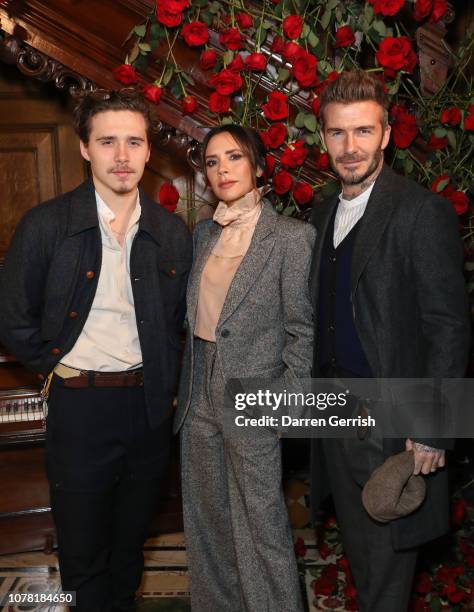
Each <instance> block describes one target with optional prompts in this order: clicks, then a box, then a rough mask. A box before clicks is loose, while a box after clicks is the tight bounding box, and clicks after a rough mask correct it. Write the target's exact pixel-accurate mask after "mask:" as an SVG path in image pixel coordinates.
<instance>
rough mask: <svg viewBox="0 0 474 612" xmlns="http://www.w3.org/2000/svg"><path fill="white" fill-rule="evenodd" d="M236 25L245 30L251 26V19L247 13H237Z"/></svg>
mask: <svg viewBox="0 0 474 612" xmlns="http://www.w3.org/2000/svg"><path fill="white" fill-rule="evenodd" d="M237 23H238V24H239V28H241V29H242V30H246V29H247V28H251V27H252V26H253V19H252V17H251V16H250V15H249V14H248V13H237Z"/></svg>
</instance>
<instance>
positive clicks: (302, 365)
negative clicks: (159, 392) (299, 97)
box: [174, 200, 316, 432]
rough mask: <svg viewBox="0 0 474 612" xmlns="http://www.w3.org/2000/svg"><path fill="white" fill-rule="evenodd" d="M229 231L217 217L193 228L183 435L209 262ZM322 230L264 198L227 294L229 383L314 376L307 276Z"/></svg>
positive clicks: (223, 359) (224, 331) (178, 422)
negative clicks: (199, 309) (283, 212)
mask: <svg viewBox="0 0 474 612" xmlns="http://www.w3.org/2000/svg"><path fill="white" fill-rule="evenodd" d="M221 231H222V228H221V226H220V225H218V224H217V223H216V222H214V221H212V220H211V219H206V220H204V221H201V222H200V223H198V224H197V226H196V229H195V230H194V236H193V238H194V263H193V267H192V269H191V274H190V278H189V283H188V293H187V321H188V336H187V339H186V347H185V352H184V357H183V366H182V371H181V380H180V385H179V395H178V409H177V411H176V415H175V420H174V431H175V432H177V431H178V430H179V429H180V427H181V426H182V424H183V422H184V419H185V417H186V414H187V411H188V408H189V403H190V399H191V394H192V384H193V376H192V373H193V368H194V353H193V330H194V326H195V322H196V311H197V304H198V296H199V283H200V279H201V273H202V270H203V268H204V265H205V263H206V261H207V259H208V257H209V255H210V253H211V251H212V248H213V247H214V245H215V244H216V242H217V240H218V238H219V235H220V233H221ZM315 237H316V231H315V229H314V227H312V226H311V225H310V224H309V223H305V222H303V221H299V220H297V219H291V218H288V217H284V216H282V215H280V214H278V213H277V212H276V211H275V210H274V208H273V207H272V205H271V204H270V202H268V201H266V200H265V201H264V203H263V208H262V213H261V215H260V218H259V220H258V223H257V226H256V228H255V232H254V235H253V237H252V241H251V244H250V246H249V249H248V251H247V253H246V255H245V257H244V258H243V260H242V263H241V264H240V266H239V268H238V270H237V272H236V274H235V276H234V278H233V280H232V283H231V285H230V288H229V291H228V293H227V297H226V300H225V302H224V306H223V308H222V312H221V315H220V318H219V321H218V324H217V327H216V351H217V353H216V359H217V360H218V362H219V365H220V367H221V371H222V372H223V374H224V376H225V379H226V380H228V379H231V378H245V377H262V378H263V377H265V378H275V377H277V376H278V377H280V376H284V377H285V378H289V379H290V380H292V379H296V378H303V377H309V376H310V375H311V367H312V358H313V354H312V351H313V322H312V305H311V299H310V294H309V285H308V278H309V272H310V266H311V256H312V250H313V245H314V241H315Z"/></svg>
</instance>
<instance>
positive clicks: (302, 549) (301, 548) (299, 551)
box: [294, 538, 306, 557]
mask: <svg viewBox="0 0 474 612" xmlns="http://www.w3.org/2000/svg"><path fill="white" fill-rule="evenodd" d="M294 549H295V555H296V556H297V557H305V556H306V546H305V544H304V540H303V538H297V540H296V542H295V544H294Z"/></svg>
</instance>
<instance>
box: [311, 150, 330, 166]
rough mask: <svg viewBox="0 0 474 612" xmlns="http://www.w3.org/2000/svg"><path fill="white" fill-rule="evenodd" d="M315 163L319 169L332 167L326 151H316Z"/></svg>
mask: <svg viewBox="0 0 474 612" xmlns="http://www.w3.org/2000/svg"><path fill="white" fill-rule="evenodd" d="M314 163H315V164H316V168H317V169H318V170H328V169H329V168H330V167H331V163H330V161H329V155H328V153H326V152H325V153H321V151H316V156H315V158H314Z"/></svg>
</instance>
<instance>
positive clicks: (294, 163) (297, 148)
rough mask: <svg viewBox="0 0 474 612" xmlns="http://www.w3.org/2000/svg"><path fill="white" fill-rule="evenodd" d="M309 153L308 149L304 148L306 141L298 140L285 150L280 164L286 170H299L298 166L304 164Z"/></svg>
mask: <svg viewBox="0 0 474 612" xmlns="http://www.w3.org/2000/svg"><path fill="white" fill-rule="evenodd" d="M308 153H309V151H308V149H307V148H306V147H305V146H304V140H297V141H296V142H293V143H291V144H290V145H288V146H287V147H286V148H285V150H284V151H283V153H282V155H281V158H280V163H281V165H282V166H285V167H286V168H298V166H301V165H302V164H304V161H305V159H306V158H307V157H308Z"/></svg>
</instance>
